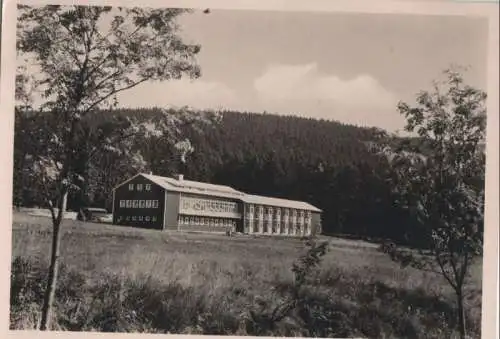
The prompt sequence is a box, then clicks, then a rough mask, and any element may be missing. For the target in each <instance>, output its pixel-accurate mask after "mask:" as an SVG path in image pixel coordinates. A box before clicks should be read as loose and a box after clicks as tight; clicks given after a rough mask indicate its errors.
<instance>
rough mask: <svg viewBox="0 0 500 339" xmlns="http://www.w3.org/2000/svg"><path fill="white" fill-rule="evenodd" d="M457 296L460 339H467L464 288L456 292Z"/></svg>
mask: <svg viewBox="0 0 500 339" xmlns="http://www.w3.org/2000/svg"><path fill="white" fill-rule="evenodd" d="M456 294H457V306H458V331H459V333H460V339H465V338H466V327H465V308H464V297H463V293H462V288H460V287H459V289H458V290H457V291H456Z"/></svg>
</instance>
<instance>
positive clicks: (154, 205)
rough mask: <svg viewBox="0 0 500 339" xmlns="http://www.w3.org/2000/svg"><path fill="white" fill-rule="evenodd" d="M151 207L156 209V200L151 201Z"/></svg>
mask: <svg viewBox="0 0 500 339" xmlns="http://www.w3.org/2000/svg"><path fill="white" fill-rule="evenodd" d="M152 205H153V208H158V200H153V202H152Z"/></svg>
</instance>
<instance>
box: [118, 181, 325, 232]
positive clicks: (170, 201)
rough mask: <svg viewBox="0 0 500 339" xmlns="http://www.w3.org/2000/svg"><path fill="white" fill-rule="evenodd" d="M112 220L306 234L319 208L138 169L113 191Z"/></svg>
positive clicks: (317, 224)
mask: <svg viewBox="0 0 500 339" xmlns="http://www.w3.org/2000/svg"><path fill="white" fill-rule="evenodd" d="M113 223H114V224H116V225H125V226H134V227H141V228H150V229H158V230H168V229H170V230H185V231H218V232H224V231H225V230H227V229H232V230H234V231H237V232H242V233H247V234H270V235H271V234H278V235H293V236H307V235H311V234H318V233H320V230H321V210H320V209H318V208H316V207H314V206H312V205H310V204H308V203H306V202H302V201H293V200H286V199H277V198H270V197H264V196H257V195H250V194H246V193H243V192H240V191H237V190H235V189H233V188H231V187H229V186H221V185H213V184H208V183H203V182H197V181H191V180H185V179H184V178H183V176H182V175H179V176H178V178H169V177H160V176H156V175H152V174H144V173H140V174H137V175H136V176H134V177H132V178H130V179H129V180H127V181H125V182H124V183H122V184H120V185H118V186H117V187H115V188H114V189H113Z"/></svg>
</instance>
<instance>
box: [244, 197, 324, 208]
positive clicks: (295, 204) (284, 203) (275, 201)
mask: <svg viewBox="0 0 500 339" xmlns="http://www.w3.org/2000/svg"><path fill="white" fill-rule="evenodd" d="M242 200H243V201H244V202H246V203H248V204H261V205H268V206H276V207H283V208H293V209H298V210H306V211H313V212H321V210H320V209H319V208H316V207H314V206H313V205H311V204H309V203H307V202H304V201H297V200H288V199H279V198H271V197H265V196H261V195H252V194H246V195H245V197H244V198H243V199H242Z"/></svg>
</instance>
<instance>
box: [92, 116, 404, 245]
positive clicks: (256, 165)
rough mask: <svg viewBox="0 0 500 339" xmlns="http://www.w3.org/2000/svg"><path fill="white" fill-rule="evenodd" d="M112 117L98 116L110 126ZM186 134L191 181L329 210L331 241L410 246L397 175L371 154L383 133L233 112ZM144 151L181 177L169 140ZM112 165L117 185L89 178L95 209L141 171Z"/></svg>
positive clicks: (152, 162)
mask: <svg viewBox="0 0 500 339" xmlns="http://www.w3.org/2000/svg"><path fill="white" fill-rule="evenodd" d="M110 113H111V112H102V113H99V114H98V115H101V114H102V115H101V117H99V118H104V120H107V121H108V123H109V121H110V119H109V114H110ZM112 113H113V114H112V116H113V117H117V116H131V115H133V116H136V117H137V116H139V117H141V118H144V119H146V118H150V117H152V116H155V115H158V114H160V113H159V110H157V109H136V110H133V109H126V110H125V109H123V110H116V111H113V112H112ZM97 120H100V119H97ZM111 121H113V120H111ZM185 133H186V134H187V136H188V137H189V139H190V140H191V142H192V144H193V146H194V149H195V151H194V153H192V154H191V155H190V156H189V157H188V161H187V164H186V165H185V168H183V169H182V171H183V172H184V174H185V176H186V177H187V178H189V179H191V180H201V181H209V182H212V183H217V184H225V185H230V186H232V187H234V188H236V189H240V190H243V191H245V192H248V193H254V194H262V195H268V196H274V197H282V198H288V199H298V200H305V201H308V202H310V203H312V204H314V205H315V206H317V207H319V208H321V209H322V210H323V211H324V212H323V230H324V232H325V233H329V234H333V233H335V234H338V233H345V234H351V235H358V236H364V237H365V236H366V237H386V238H392V239H394V240H402V234H403V233H404V231H405V230H404V228H405V227H408V226H409V223H408V218H407V217H406V213H405V211H403V210H401V209H399V208H398V207H396V206H394V204H393V201H394V199H393V197H392V196H391V193H390V187H389V185H388V184H387V183H386V180H385V179H386V177H387V171H389V170H390V168H389V167H388V166H387V163H386V162H385V160H383V159H382V158H380V157H377V156H375V155H374V154H372V153H371V152H370V151H369V149H368V144H369V142H370V141H373V140H375V137H376V135H377V134H378V133H379V131H378V130H377V129H375V128H360V127H356V126H351V125H344V124H341V123H338V122H333V121H324V120H314V119H306V118H300V117H294V116H278V115H272V114H253V113H239V112H231V111H226V112H223V115H222V121H221V122H220V123H219V124H217V125H214V126H205V127H202V133H199V132H197V131H195V130H193V129H186V130H185ZM139 147H140V148H142V149H141V153H142V155H143V156H144V158H145V160H146V162H147V163H148V168H149V169H150V170H152V171H153V172H154V173H155V174H158V175H171V174H172V173H173V172H175V171H177V170H178V167H177V166H178V164H175V163H176V161H172V159H173V157H172V146H171V145H170V144H168V143H167V142H162V140H161V138H159V139H158V140H157V141H156V142H153V143H144V144H143V145H142V144H141V145H139ZM106 159H107V160H106V161H108V162H109V163H108V164H104V163H103V161H104V160H101V162H96V163H95V164H94V166H96V167H97V168H99V167H100V166H101V167H106V168H108V171H107V173H109V174H108V176H110V175H111V173H114V175H113V178H111V179H110V178H104V177H103V176H102V175H100V176H99V178H98V179H96V177H94V178H89V180H90V181H94V184H93V185H90V186H89V187H87V190H90V191H92V190H94V192H89V193H92V194H90V195H89V196H91V197H92V198H91V199H90V200H91V201H89V203H93V204H95V205H104V204H105V205H108V206H109V204H110V202H111V201H110V194H109V193H110V192H111V188H112V185H113V184H114V183H116V182H117V181H119V179H120V180H121V179H123V177H126V176H127V175H131V174H133V172H134V170H133V169H124V164H123V162H122V163H121V166H120V170H118V166H117V163H116V161H112V160H110V159H109V157H108V158H106ZM109 168H116V169H113V170H109ZM96 172H99V171H95V170H94V173H96ZM102 172H104V169H102ZM117 177H120V178H117ZM103 181H105V182H103ZM107 186H110V187H107ZM92 187H94V188H92Z"/></svg>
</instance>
